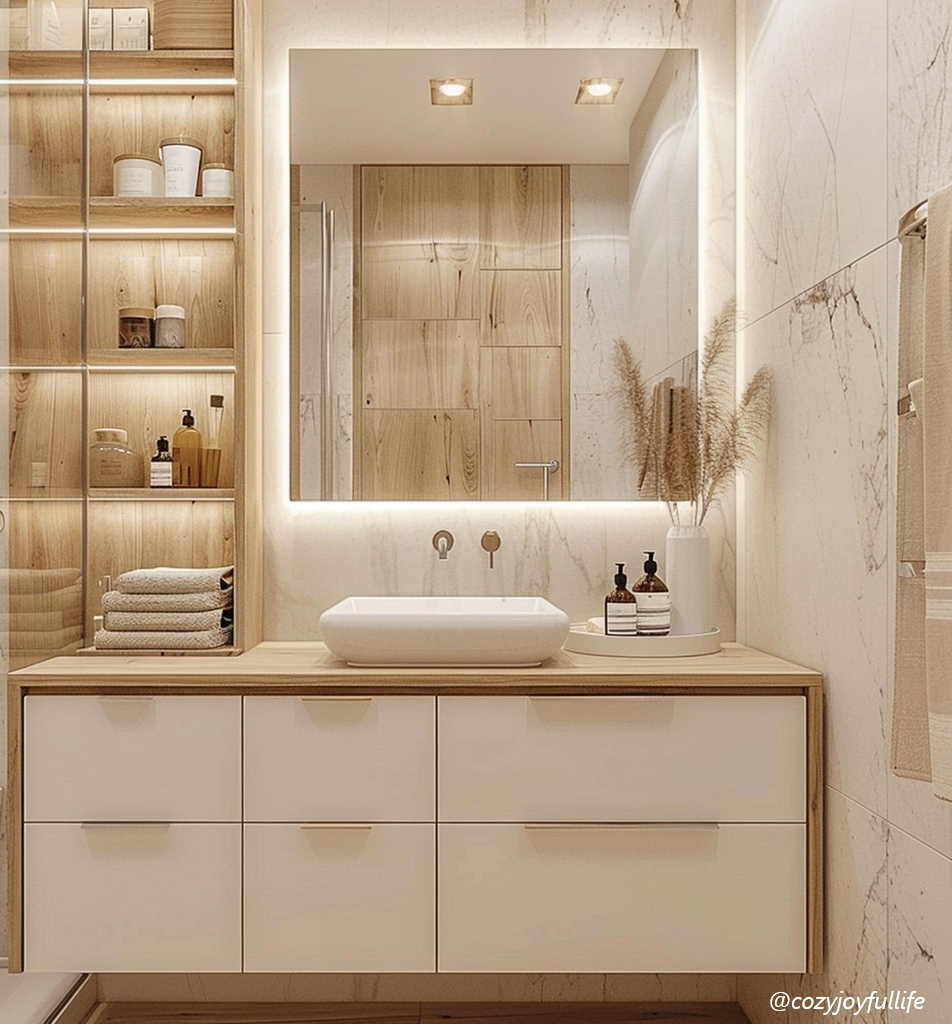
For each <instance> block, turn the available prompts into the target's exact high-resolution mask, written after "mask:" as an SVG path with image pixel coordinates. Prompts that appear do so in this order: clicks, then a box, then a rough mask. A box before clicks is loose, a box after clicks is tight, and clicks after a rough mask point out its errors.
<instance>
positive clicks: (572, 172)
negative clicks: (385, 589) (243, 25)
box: [290, 48, 698, 501]
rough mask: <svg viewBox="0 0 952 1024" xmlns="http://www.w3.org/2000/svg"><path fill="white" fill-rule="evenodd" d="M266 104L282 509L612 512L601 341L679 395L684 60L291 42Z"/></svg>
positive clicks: (632, 471)
mask: <svg viewBox="0 0 952 1024" xmlns="http://www.w3.org/2000/svg"><path fill="white" fill-rule="evenodd" d="M587 80H594V81H595V85H596V88H595V90H594V95H592V94H590V93H589V92H587V91H586V89H585V87H584V86H583V85H582V83H583V81H587ZM444 82H448V83H449V88H447V89H445V91H441V88H440V86H441V84H442V83H444ZM619 83H620V86H619ZM612 90H614V91H612ZM447 93H448V94H449V95H447ZM290 97H291V103H290V111H291V165H292V166H291V211H290V216H291V247H292V251H291V269H292V274H291V277H292V281H291V292H292V294H291V309H292V375H291V377H292V383H291V387H292V395H291V400H292V401H291V407H292V419H293V423H292V426H291V431H292V453H293V456H292V496H293V497H295V498H301V499H311V500H330V499H355V500H386V501H392V500H404V499H407V500H440V499H446V500H470V499H471V500H521V501H526V500H550V501H558V500H569V499H575V500H598V499H612V500H618V499H624V500H632V499H636V498H637V497H638V486H637V470H636V467H634V466H631V465H630V464H628V463H626V462H625V460H624V457H623V454H622V452H623V450H624V446H623V445H622V443H621V436H622V433H623V432H624V430H625V429H626V425H625V423H624V422H623V420H622V415H621V406H620V403H619V401H618V399H617V396H616V395H615V394H614V389H615V387H616V384H617V380H616V374H615V369H614V362H613V348H614V339H616V338H619V337H622V338H625V339H626V340H627V341H628V343H629V344H630V346H631V348H632V350H633V352H634V353H635V355H636V357H637V358H638V359H639V361H640V363H641V366H642V371H643V375H644V376H645V378H646V379H647V380H648V381H653V380H658V379H661V378H663V377H672V378H673V379H674V382H675V383H678V384H684V383H692V382H693V380H694V375H695V368H696V355H697V342H698V323H697V295H698V280H697V265H698V261H697V242H698V227H697V225H698V116H697V111H698V102H697V57H696V51H694V50H653V49H549V48H537V49H498V50H493V49H474V50H399V49H373V50H345V49H329V50H313V49H309V50H292V51H291V53H290ZM577 100H579V102H577Z"/></svg>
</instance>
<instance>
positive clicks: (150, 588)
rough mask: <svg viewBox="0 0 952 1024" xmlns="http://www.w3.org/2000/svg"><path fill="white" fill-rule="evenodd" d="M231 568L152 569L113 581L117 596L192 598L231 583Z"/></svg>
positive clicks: (230, 566) (141, 570)
mask: <svg viewBox="0 0 952 1024" xmlns="http://www.w3.org/2000/svg"><path fill="white" fill-rule="evenodd" d="M234 575H235V567H234V566H233V565H225V566H221V567H219V568H217V569H180V568H170V567H168V566H159V567H157V568H155V569H131V570H130V571H129V572H124V573H120V575H118V576H117V577H116V578H115V579H114V580H113V587H114V589H115V590H118V591H119V592H120V593H121V594H195V593H198V592H200V591H209V590H210V591H213V592H218V591H220V590H225V589H227V588H228V587H230V586H232V584H233V583H234Z"/></svg>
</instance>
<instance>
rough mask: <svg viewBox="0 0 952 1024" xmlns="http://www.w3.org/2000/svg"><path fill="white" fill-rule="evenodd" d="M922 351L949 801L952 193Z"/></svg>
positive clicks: (932, 592) (928, 540) (933, 639)
mask: <svg viewBox="0 0 952 1024" xmlns="http://www.w3.org/2000/svg"><path fill="white" fill-rule="evenodd" d="M928 225H929V226H928V233H927V237H926V273H925V303H924V314H925V326H924V339H925V341H924V347H923V374H922V375H923V378H924V381H925V383H924V390H923V398H924V404H925V415H924V417H923V466H924V474H923V493H924V499H925V500H924V509H925V556H926V576H925V581H926V582H925V588H926V678H927V682H928V707H929V748H930V763H931V769H932V789H933V792H934V793H935V794H936V796H940V797H942V798H943V799H945V800H952V444H950V438H952V186H949V187H947V188H945V189H943V190H942V191H941V192H938V193H936V194H935V195H934V196H930V197H929V222H928Z"/></svg>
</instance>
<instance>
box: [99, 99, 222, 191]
mask: <svg viewBox="0 0 952 1024" xmlns="http://www.w3.org/2000/svg"><path fill="white" fill-rule="evenodd" d="M234 107H235V104H234V99H233V97H232V96H231V94H229V93H222V94H210V95H209V94H208V93H206V92H196V94H195V95H191V96H189V95H176V94H174V93H163V94H162V97H161V102H156V97H155V96H154V95H152V94H150V93H136V92H127V93H119V92H112V93H110V94H104V93H98V92H96V91H93V92H92V93H91V94H90V97H89V124H90V134H91V137H92V139H93V145H92V146H91V147H90V153H89V194H90V195H91V196H111V195H112V194H113V188H112V161H113V158H114V157H116V156H118V155H119V154H121V153H145V154H147V155H150V156H156V157H158V155H159V143H160V142H161V141H162V139H168V138H174V137H176V136H179V135H184V136H186V137H188V138H192V139H195V140H196V141H197V142H200V143H201V144H202V147H203V149H204V153H203V156H202V162H203V163H205V164H212V163H217V164H227V165H228V166H229V167H234V166H235V109H234Z"/></svg>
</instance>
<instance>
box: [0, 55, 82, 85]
mask: <svg viewBox="0 0 952 1024" xmlns="http://www.w3.org/2000/svg"><path fill="white" fill-rule="evenodd" d="M0 58H5V60H6V69H7V70H6V77H7V78H11V79H15V78H26V79H36V78H59V79H62V78H75V79H78V80H80V81H79V83H78V84H80V85H81V84H82V81H81V80H82V78H83V75H84V72H85V68H84V67H83V51H82V50H5V51H3V52H2V54H0Z"/></svg>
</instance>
